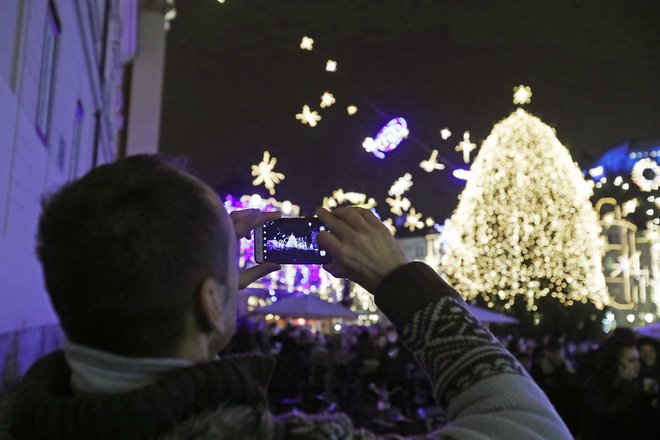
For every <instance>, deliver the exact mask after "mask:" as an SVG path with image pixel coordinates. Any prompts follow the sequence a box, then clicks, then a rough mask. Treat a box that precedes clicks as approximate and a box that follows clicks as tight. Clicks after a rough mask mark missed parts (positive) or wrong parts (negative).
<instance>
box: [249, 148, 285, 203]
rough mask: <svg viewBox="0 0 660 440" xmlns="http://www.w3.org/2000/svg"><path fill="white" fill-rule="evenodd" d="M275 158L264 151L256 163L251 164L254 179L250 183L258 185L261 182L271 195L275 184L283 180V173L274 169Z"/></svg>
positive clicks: (273, 192)
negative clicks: (259, 160) (261, 157)
mask: <svg viewBox="0 0 660 440" xmlns="http://www.w3.org/2000/svg"><path fill="white" fill-rule="evenodd" d="M276 163H277V158H275V157H272V158H271V156H270V153H269V152H268V151H264V157H263V159H262V160H261V162H260V163H259V164H257V165H252V175H253V176H255V179H254V180H253V181H252V185H254V186H259V185H261V184H262V183H263V185H264V186H265V187H266V189H267V190H268V192H270V194H271V195H273V194H275V185H276V184H278V183H280V181H281V180H284V174H282V173H277V172H275V171H274V169H275V164H276Z"/></svg>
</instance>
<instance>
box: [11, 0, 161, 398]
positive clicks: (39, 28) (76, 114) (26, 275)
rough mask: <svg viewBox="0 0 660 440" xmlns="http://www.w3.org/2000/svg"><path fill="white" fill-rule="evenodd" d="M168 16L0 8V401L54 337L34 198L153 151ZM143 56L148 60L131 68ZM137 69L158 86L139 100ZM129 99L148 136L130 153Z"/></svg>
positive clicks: (152, 10)
mask: <svg viewBox="0 0 660 440" xmlns="http://www.w3.org/2000/svg"><path fill="white" fill-rule="evenodd" d="M172 8H173V4H172V2H171V1H169V2H168V1H161V2H153V1H151V2H144V1H143V2H142V3H140V2H139V0H1V8H0V392H1V391H2V389H3V387H4V386H5V385H6V384H7V382H8V381H11V380H12V378H15V377H16V376H18V375H20V374H22V373H23V372H24V371H25V369H26V368H27V367H28V366H29V365H30V364H31V363H32V361H33V360H34V359H35V358H36V357H37V356H39V355H40V354H41V353H42V352H44V351H49V350H51V349H53V348H56V347H57V346H59V344H60V343H61V341H62V337H63V335H62V333H61V331H60V329H59V327H58V325H57V319H56V317H55V315H54V313H53V310H52V308H51V305H50V302H49V300H48V297H47V294H46V291H45V288H44V284H43V278H42V273H41V268H40V266H39V263H38V261H37V258H36V255H35V250H34V248H35V233H36V229H37V221H38V217H39V213H40V209H41V205H40V200H41V198H42V196H43V195H44V194H47V193H49V192H52V191H54V190H55V189H57V188H58V187H60V186H61V185H62V184H64V183H66V182H68V181H70V180H72V179H75V178H76V177H79V176H81V175H83V174H85V173H86V172H87V171H89V170H90V169H92V168H94V167H95V166H98V165H101V164H103V163H107V162H111V161H114V160H116V159H117V158H118V157H122V156H125V155H128V154H131V153H132V152H133V151H134V150H135V152H155V151H157V142H158V137H157V136H158V122H159V121H158V120H159V118H160V95H161V89H162V75H163V72H162V70H163V66H164V63H163V62H164V51H165V44H164V42H165V30H164V24H165V21H164V14H165V13H166V12H167V10H171V9H172ZM155 23H156V24H155ZM142 24H144V25H145V26H147V28H148V31H146V32H141V29H140V28H141V25H142ZM140 46H142V50H140ZM143 54H144V57H145V58H146V59H147V61H146V62H144V63H143V62H141V63H137V62H136V61H137V60H138V59H140V57H142V56H143ZM145 69H146V70H151V72H152V75H153V76H154V77H155V78H156V79H157V80H158V78H160V84H161V85H160V87H161V89H159V88H158V84H159V83H158V81H156V85H155V86H154V87H152V88H151V89H149V90H146V92H145V90H142V89H144V87H140V86H139V84H138V86H136V87H132V84H133V80H134V79H135V78H138V79H139V81H141V82H142V83H143V82H144V77H145V73H144V70H145ZM134 89H138V90H139V92H140V93H141V95H142V96H139V95H140V93H136V92H135V90H134ZM145 93H146V94H145ZM134 94H137V95H138V96H137V98H136V99H135V101H136V103H134V105H136V106H137V107H136V108H137V110H136V113H139V112H140V111H144V110H145V109H149V108H151V109H156V110H155V111H151V112H150V113H149V114H150V115H151V118H150V119H149V120H145V119H144V117H143V116H142V119H141V120H139V121H137V122H136V123H135V125H136V129H139V128H140V125H141V127H142V128H144V127H145V126H147V125H149V126H150V127H151V128H152V130H151V132H150V133H149V136H150V138H148V139H146V138H145V137H144V136H142V137H141V138H139V137H138V138H137V139H136V142H140V143H141V145H140V148H137V147H134V146H133V145H131V144H129V142H128V137H129V131H130V130H128V129H127V121H128V116H129V114H128V109H129V106H128V102H129V101H131V100H132V99H133V95H134ZM141 100H142V102H141ZM154 127H155V129H154ZM154 132H155V134H154Z"/></svg>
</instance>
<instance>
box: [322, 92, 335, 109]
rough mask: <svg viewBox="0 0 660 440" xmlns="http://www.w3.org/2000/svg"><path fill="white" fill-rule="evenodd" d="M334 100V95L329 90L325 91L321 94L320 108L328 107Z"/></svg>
mask: <svg viewBox="0 0 660 440" xmlns="http://www.w3.org/2000/svg"><path fill="white" fill-rule="evenodd" d="M335 102H336V99H335V96H334V95H333V94H332V93H330V92H325V93H324V94H323V95H321V108H327V107H330V106H331V105H332V104H334V103H335Z"/></svg>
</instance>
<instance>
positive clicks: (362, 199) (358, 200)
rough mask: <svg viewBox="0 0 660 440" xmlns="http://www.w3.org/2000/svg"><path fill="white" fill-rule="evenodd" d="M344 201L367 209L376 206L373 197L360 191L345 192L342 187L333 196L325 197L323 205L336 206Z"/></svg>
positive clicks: (328, 207)
mask: <svg viewBox="0 0 660 440" xmlns="http://www.w3.org/2000/svg"><path fill="white" fill-rule="evenodd" d="M344 203H348V204H350V205H351V206H359V207H361V208H365V209H372V208H374V207H375V206H376V200H374V198H373V197H367V195H366V194H363V193H358V192H345V191H344V190H343V189H342V188H339V189H337V190H335V191H334V192H333V193H332V196H330V197H324V198H323V207H324V208H326V209H332V208H336V207H337V206H339V205H342V204H344Z"/></svg>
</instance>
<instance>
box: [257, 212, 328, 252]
mask: <svg viewBox="0 0 660 440" xmlns="http://www.w3.org/2000/svg"><path fill="white" fill-rule="evenodd" d="M325 230H326V227H325V226H324V225H323V223H321V221H320V220H319V219H317V218H315V217H296V218H281V219H278V220H275V221H271V222H266V223H265V224H264V225H263V226H262V227H261V228H259V229H257V231H258V233H260V234H261V240H258V241H257V242H259V241H260V242H261V243H262V247H261V249H262V253H263V259H262V261H263V262H269V261H270V262H273V263H280V264H323V263H329V262H330V261H331V258H330V256H329V255H327V254H326V251H324V250H322V249H319V247H318V245H317V244H316V235H317V234H318V233H319V232H321V231H325Z"/></svg>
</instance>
